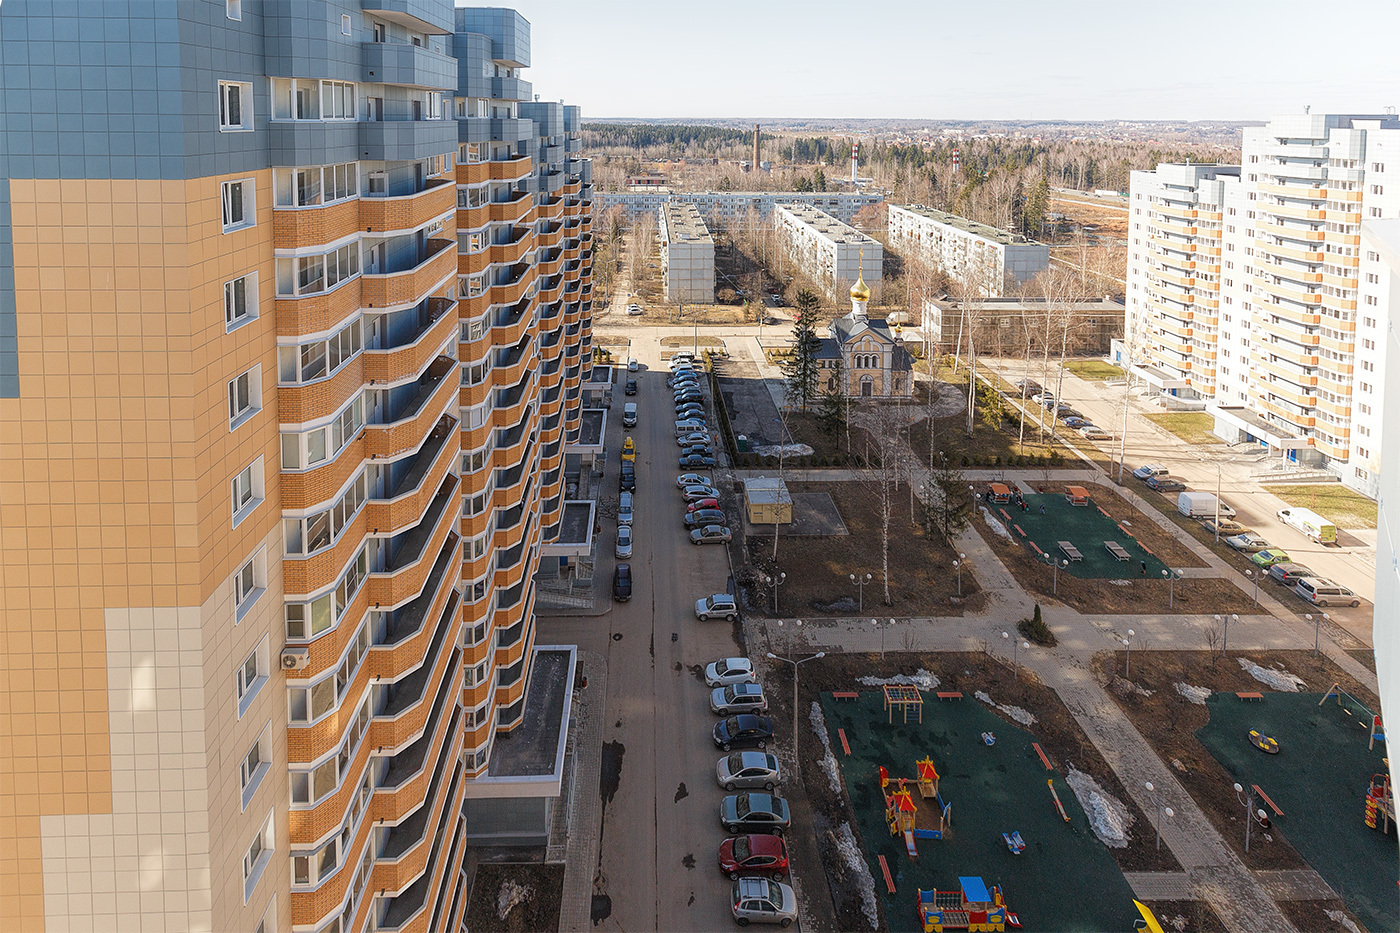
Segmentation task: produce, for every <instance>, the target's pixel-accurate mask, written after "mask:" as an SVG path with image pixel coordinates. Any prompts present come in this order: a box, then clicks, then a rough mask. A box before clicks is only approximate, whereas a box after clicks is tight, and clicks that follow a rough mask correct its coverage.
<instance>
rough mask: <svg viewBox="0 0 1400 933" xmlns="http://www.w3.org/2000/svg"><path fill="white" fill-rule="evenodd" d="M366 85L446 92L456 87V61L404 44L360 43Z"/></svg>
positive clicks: (426, 49)
mask: <svg viewBox="0 0 1400 933" xmlns="http://www.w3.org/2000/svg"><path fill="white" fill-rule="evenodd" d="M360 58H361V61H362V62H363V63H364V72H363V74H364V77H363V78H362V79H361V80H363V81H364V82H365V83H367V84H398V85H406V86H408V87H421V88H428V89H431V90H435V91H447V92H448V93H449V94H450V93H451V92H452V91H453V90H455V89H456V87H457V59H455V58H453V57H452V56H451V55H444V54H443V53H441V52H434V51H433V50H432V49H429V48H427V47H426V46H421V45H410V44H409V43H407V42H362V43H360Z"/></svg>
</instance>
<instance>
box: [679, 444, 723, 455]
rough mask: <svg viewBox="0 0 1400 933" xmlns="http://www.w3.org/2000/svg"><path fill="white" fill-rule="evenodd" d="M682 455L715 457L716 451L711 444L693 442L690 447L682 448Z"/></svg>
mask: <svg viewBox="0 0 1400 933" xmlns="http://www.w3.org/2000/svg"><path fill="white" fill-rule="evenodd" d="M680 455H681V456H682V457H690V456H698V457H713V456H714V455H715V451H714V448H712V447H711V446H710V445H709V444H691V445H690V446H689V447H687V448H685V449H684V450H682V451H681V453H680Z"/></svg>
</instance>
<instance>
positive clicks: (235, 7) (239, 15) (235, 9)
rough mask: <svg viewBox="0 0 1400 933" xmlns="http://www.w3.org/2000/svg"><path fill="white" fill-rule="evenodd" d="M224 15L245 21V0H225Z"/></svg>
mask: <svg viewBox="0 0 1400 933" xmlns="http://www.w3.org/2000/svg"><path fill="white" fill-rule="evenodd" d="M224 15H225V16H227V17H228V18H229V19H231V20H235V21H238V22H242V21H243V0H224Z"/></svg>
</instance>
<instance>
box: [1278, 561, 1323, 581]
mask: <svg viewBox="0 0 1400 933" xmlns="http://www.w3.org/2000/svg"><path fill="white" fill-rule="evenodd" d="M1315 576H1317V574H1315V573H1313V572H1312V568H1310V567H1305V566H1303V565H1302V564H1295V563H1293V562H1292V561H1284V562H1283V563H1281V564H1274V565H1273V566H1272V567H1270V568H1269V579H1270V580H1273V581H1274V582H1275V583H1280V584H1282V585H1284V586H1287V587H1292V586H1293V584H1295V583H1297V582H1298V581H1299V580H1301V579H1302V578H1303V577H1315Z"/></svg>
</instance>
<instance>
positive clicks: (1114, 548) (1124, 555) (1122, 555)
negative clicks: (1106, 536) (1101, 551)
mask: <svg viewBox="0 0 1400 933" xmlns="http://www.w3.org/2000/svg"><path fill="white" fill-rule="evenodd" d="M1103 546H1104V547H1106V548H1108V553H1110V554H1112V555H1113V556H1114V557H1116V558H1118V560H1120V561H1122V560H1127V559H1128V557H1129V554H1128V550H1127V548H1125V547H1123V545H1121V544H1119V543H1118V542H1117V541H1105V542H1104V543H1103Z"/></svg>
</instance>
